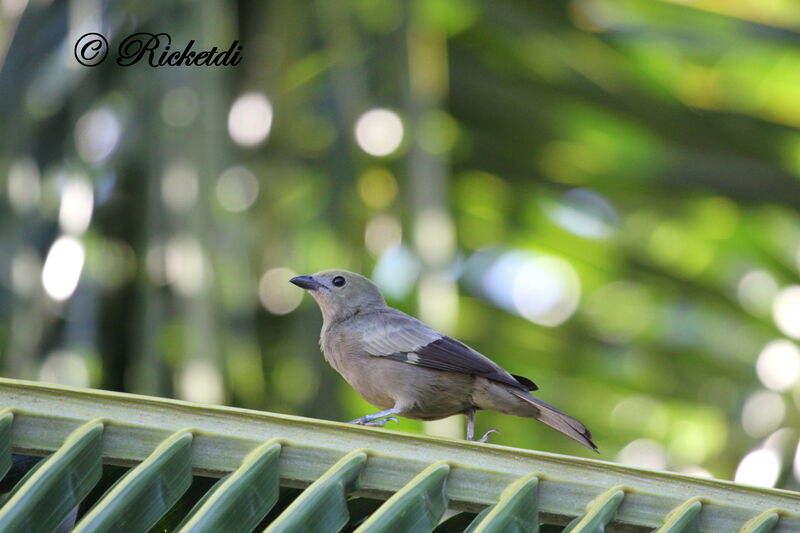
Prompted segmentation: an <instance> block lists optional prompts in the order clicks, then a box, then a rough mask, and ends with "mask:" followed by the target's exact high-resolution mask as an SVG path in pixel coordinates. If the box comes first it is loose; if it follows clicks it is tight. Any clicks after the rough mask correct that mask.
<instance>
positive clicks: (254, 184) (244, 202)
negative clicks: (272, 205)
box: [216, 166, 258, 213]
mask: <svg viewBox="0 0 800 533" xmlns="http://www.w3.org/2000/svg"><path fill="white" fill-rule="evenodd" d="M216 192H217V200H218V201H219V204H220V205H221V206H222V207H223V208H224V209H226V210H228V211H230V212H232V213H240V212H242V211H245V210H247V208H248V207H250V206H251V205H253V203H254V202H255V201H256V198H258V179H256V177H255V175H254V174H253V173H252V172H250V170H248V169H247V168H245V167H242V166H235V167H231V168H229V169H227V170H226V171H225V172H223V173H222V174H221V175H220V177H219V179H218V180H217V191H216Z"/></svg>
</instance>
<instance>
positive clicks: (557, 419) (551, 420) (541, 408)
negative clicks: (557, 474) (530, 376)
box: [507, 388, 599, 453]
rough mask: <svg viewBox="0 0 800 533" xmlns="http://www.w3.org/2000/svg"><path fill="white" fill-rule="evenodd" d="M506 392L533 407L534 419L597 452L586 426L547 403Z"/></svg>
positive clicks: (520, 392) (521, 393)
mask: <svg viewBox="0 0 800 533" xmlns="http://www.w3.org/2000/svg"><path fill="white" fill-rule="evenodd" d="M507 390H508V391H509V392H511V394H513V395H514V396H516V397H517V398H519V399H521V400H524V401H526V402H528V403H529V404H531V405H532V406H534V407H535V408H536V410H537V411H538V416H535V417H534V418H536V419H537V420H538V421H540V422H543V423H544V424H547V425H548V426H550V427H551V428H553V429H555V430H556V431H560V432H561V433H563V434H564V435H566V436H567V437H570V438H573V439H575V440H576V441H578V442H580V443H581V444H583V445H584V446H586V447H587V448H590V449H592V450H594V451H596V452H597V451H598V450H597V446H596V445H595V443H594V442H592V434H591V432H589V430H588V429H586V426H584V425H583V424H582V423H580V422H579V421H578V420H576V419H574V418H572V417H571V416H569V415H568V414H566V413H564V412H562V411H560V410H558V409H556V408H555V407H553V406H552V405H550V404H549V403H547V402H543V401H542V400H540V399H538V398H534V397H533V396H531V395H530V394H526V393H524V392H522V391H516V390H512V389H510V388H509V389H507ZM598 453H599V452H598Z"/></svg>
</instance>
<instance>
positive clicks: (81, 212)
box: [58, 176, 94, 235]
mask: <svg viewBox="0 0 800 533" xmlns="http://www.w3.org/2000/svg"><path fill="white" fill-rule="evenodd" d="M93 209H94V189H92V184H91V182H89V180H88V179H87V178H85V177H84V176H70V177H68V178H67V179H66V180H65V182H64V186H63V189H62V191H61V208H60V209H59V211H58V223H59V225H60V226H61V230H62V231H63V232H64V233H68V234H70V235H81V234H82V233H83V232H85V231H86V230H87V228H88V227H89V223H90V222H91V220H92V211H93Z"/></svg>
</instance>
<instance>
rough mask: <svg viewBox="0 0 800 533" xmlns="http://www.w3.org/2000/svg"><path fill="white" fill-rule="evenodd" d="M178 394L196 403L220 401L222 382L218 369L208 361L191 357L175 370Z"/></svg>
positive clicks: (222, 392)
mask: <svg viewBox="0 0 800 533" xmlns="http://www.w3.org/2000/svg"><path fill="white" fill-rule="evenodd" d="M177 381H178V383H177V385H178V387H177V389H178V394H179V395H180V397H181V398H183V399H184V400H188V401H190V402H198V403H221V402H222V400H223V398H224V390H225V388H224V384H223V383H222V375H221V373H220V371H219V370H218V369H217V368H216V367H215V366H214V365H213V364H211V362H210V361H205V360H202V359H192V360H191V361H189V362H188V363H187V364H186V365H185V366H183V368H180V369H178V372H177Z"/></svg>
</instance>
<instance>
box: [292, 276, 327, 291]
mask: <svg viewBox="0 0 800 533" xmlns="http://www.w3.org/2000/svg"><path fill="white" fill-rule="evenodd" d="M289 282H290V283H294V284H295V285H297V286H298V287H300V288H301V289H308V290H310V291H313V290H314V289H316V288H318V287H319V285H320V283H319V282H318V281H317V280H315V279H314V276H297V277H296V278H292V279H290V280H289Z"/></svg>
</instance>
